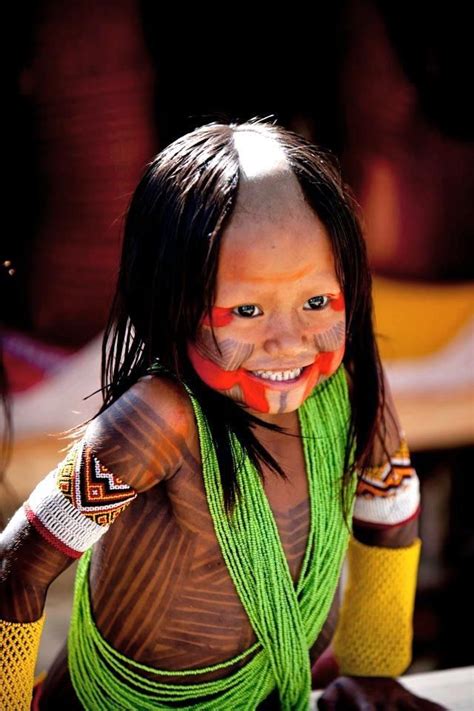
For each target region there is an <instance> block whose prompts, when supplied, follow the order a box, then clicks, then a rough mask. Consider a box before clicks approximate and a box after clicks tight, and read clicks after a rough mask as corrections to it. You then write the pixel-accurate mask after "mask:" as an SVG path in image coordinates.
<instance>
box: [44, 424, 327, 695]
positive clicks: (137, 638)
mask: <svg viewBox="0 0 474 711" xmlns="http://www.w3.org/2000/svg"><path fill="white" fill-rule="evenodd" d="M288 425H289V427H290V429H291V431H292V432H293V433H295V434H296V433H298V420H297V415H296V413H292V415H291V416H288ZM259 430H260V428H259ZM261 440H262V442H263V443H264V445H265V446H266V447H267V448H268V449H269V451H270V452H271V453H272V454H273V455H274V456H275V457H276V458H277V460H278V461H279V462H280V464H281V465H282V467H283V470H284V471H285V472H286V474H287V476H288V481H285V480H283V479H282V478H281V477H280V476H279V475H277V474H274V473H273V472H271V471H269V470H268V469H265V468H264V474H265V484H264V488H265V493H266V495H267V498H268V501H269V504H270V507H271V509H272V512H273V515H274V517H275V522H276V525H277V528H278V531H279V534H280V539H281V542H282V546H283V550H284V552H285V555H286V558H287V560H288V564H289V568H290V572H291V575H292V578H293V581H294V582H296V581H297V580H298V577H299V573H300V569H301V565H302V562H303V557H304V553H305V550H306V542H307V538H308V532H309V523H310V521H309V500H308V482H307V476H306V471H305V464H304V456H303V451H302V446H301V440H300V439H299V438H298V437H290V436H286V435H283V434H279V433H273V432H270V431H269V430H264V431H263V433H262V436H261ZM188 447H189V452H188V456H187V457H186V459H185V462H184V464H183V466H182V467H181V469H180V470H179V471H178V472H177V473H176V474H175V475H174V476H173V477H172V478H171V479H169V480H167V481H164V482H162V483H161V484H159V485H158V486H155V487H153V488H152V489H150V490H148V491H146V492H144V493H142V494H140V496H139V497H138V498H137V499H136V500H135V501H134V502H133V504H132V505H131V506H130V507H128V509H126V511H125V512H124V513H123V514H122V515H121V517H120V518H119V519H118V520H117V521H116V522H115V523H114V525H113V526H112V527H111V528H110V530H109V531H108V532H107V534H106V535H105V536H104V537H103V538H102V539H101V540H100V541H99V543H98V544H96V546H95V549H94V554H93V557H92V563H91V571H90V589H91V600H92V608H93V613H94V617H95V620H96V623H97V626H98V629H99V631H100V632H101V634H102V635H103V636H104V637H105V639H106V640H108V642H109V643H110V644H111V645H112V646H114V647H115V648H116V649H118V650H119V651H121V652H122V653H123V654H124V655H126V656H128V657H131V658H133V659H134V660H136V661H139V662H141V663H143V664H146V665H148V666H151V667H154V668H157V669H164V670H180V671H182V670H186V669H188V668H200V667H206V666H211V665H214V664H217V663H219V662H223V661H226V660H228V659H230V658H232V657H234V656H237V655H238V654H240V653H242V652H243V651H245V650H247V649H248V648H249V647H251V646H252V645H253V644H254V643H255V642H256V641H257V639H256V636H255V633H254V631H253V629H252V626H251V624H250V621H249V619H248V617H247V614H246V612H245V610H244V608H243V606H242V603H241V602H240V599H239V597H238V595H237V592H236V590H235V587H234V584H233V582H232V579H231V577H230V574H229V572H228V570H227V567H226V565H225V562H224V559H223V557H222V554H221V551H220V548H219V544H218V542H217V538H216V535H215V533H214V530H213V523H212V519H211V515H210V512H209V508H208V504H207V499H206V494H205V489H204V480H203V475H202V471H201V464H200V451H199V441H198V436H197V431H195V432H194V436H193V437H192V438H191V439H190V440H189V441H188ZM335 613H336V605H335V604H333V609H332V610H331V613H330V615H329V617H328V619H327V621H326V624H325V625H324V627H323V630H322V631H321V633H320V636H319V638H318V640H317V641H316V642H315V644H314V645H313V648H312V649H311V652H310V655H311V660H312V662H314V661H315V660H316V658H317V657H318V656H319V655H320V653H321V652H322V651H323V649H324V648H325V646H326V645H327V644H328V642H329V640H330V638H331V636H332V630H333V628H334V626H335V618H336V615H335ZM250 659H251V656H249V657H247V658H246V659H245V660H243V661H242V662H240V663H238V664H234V665H232V666H230V667H228V668H226V669H221V670H219V671H216V672H213V673H207V674H203V675H200V676H199V681H207V680H212V679H217V678H220V677H224V676H228V675H229V674H231V673H232V672H233V671H235V670H236V669H237V668H239V666H242V665H243V664H245V663H247V662H248V661H250ZM153 678H155V679H156V680H158V681H160V680H163V681H167V682H170V683H172V682H174V681H176V682H177V683H183V684H185V683H193V682H194V683H195V682H196V677H192V676H187V677H163V676H161V677H160V676H159V675H156V674H155V675H154V677H153ZM59 694H60V696H59ZM66 696H70V698H71V702H72V701H73V699H74V692H73V690H72V687H71V684H70V680H69V678H68V672H67V658H66V651H65V650H63V652H62V653H61V655H60V657H59V658H58V659H57V661H56V663H55V664H54V666H53V668H52V669H51V670H50V673H49V675H48V679H47V682H46V684H45V691H44V700H45V701H44V706H42V708H52V707H53V706H54V699H55V698H57V699H58V700H59V698H61V702H62V703H64V701H65V700H66ZM46 704H48V705H46ZM71 708H73V706H71Z"/></svg>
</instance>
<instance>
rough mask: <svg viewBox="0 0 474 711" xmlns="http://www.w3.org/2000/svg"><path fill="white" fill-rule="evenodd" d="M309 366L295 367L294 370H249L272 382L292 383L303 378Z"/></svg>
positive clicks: (256, 376) (257, 376)
mask: <svg viewBox="0 0 474 711" xmlns="http://www.w3.org/2000/svg"><path fill="white" fill-rule="evenodd" d="M307 367H308V366H305V367H304V368H293V369H292V370H250V371H249V372H250V373H251V375H253V376H254V377H255V378H258V379H259V380H266V381H267V382H272V383H292V382H296V381H297V380H299V379H300V378H301V376H302V374H303V373H304V371H305V370H306V369H307Z"/></svg>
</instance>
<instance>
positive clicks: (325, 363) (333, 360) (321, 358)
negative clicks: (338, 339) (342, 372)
mask: <svg viewBox="0 0 474 711" xmlns="http://www.w3.org/2000/svg"><path fill="white" fill-rule="evenodd" d="M344 351H345V344H344V345H342V346H341V347H340V348H338V349H337V350H336V351H328V352H326V353H320V354H319V355H318V357H317V358H316V360H315V362H314V363H313V365H312V366H311V371H310V373H309V375H308V380H307V383H306V388H305V391H304V398H305V399H306V398H307V397H309V395H310V394H311V392H312V390H313V389H314V388H315V387H316V385H317V384H318V381H319V379H320V377H321V376H322V375H325V376H329V375H332V374H333V373H335V372H336V370H337V368H338V367H339V365H340V364H341V362H342V359H343V357H344Z"/></svg>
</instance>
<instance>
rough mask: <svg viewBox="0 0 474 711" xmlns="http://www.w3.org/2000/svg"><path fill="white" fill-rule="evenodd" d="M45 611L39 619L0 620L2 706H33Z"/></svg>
mask: <svg viewBox="0 0 474 711" xmlns="http://www.w3.org/2000/svg"><path fill="white" fill-rule="evenodd" d="M43 623H44V615H43V616H42V617H41V618H40V619H39V620H36V621H35V622H6V621H4V620H0V677H1V679H2V683H1V684H0V708H1V709H8V711H24V710H26V709H29V708H30V703H31V696H32V693H33V682H34V671H35V664H36V658H37V656H38V649H39V643H40V637H41V632H42V629H43Z"/></svg>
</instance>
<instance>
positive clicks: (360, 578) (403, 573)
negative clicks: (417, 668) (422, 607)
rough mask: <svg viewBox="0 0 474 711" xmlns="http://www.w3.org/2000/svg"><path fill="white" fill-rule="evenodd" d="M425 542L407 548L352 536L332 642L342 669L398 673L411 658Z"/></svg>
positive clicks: (371, 673)
mask: <svg viewBox="0 0 474 711" xmlns="http://www.w3.org/2000/svg"><path fill="white" fill-rule="evenodd" d="M420 550H421V541H420V539H419V538H417V539H416V540H415V541H414V542H413V543H412V544H411V545H410V546H408V547H407V548H379V547H376V546H367V545H364V544H363V543H360V542H359V541H357V540H355V538H351V540H350V543H349V549H348V566H349V575H348V582H347V586H346V588H345V591H344V597H343V603H342V606H341V612H340V617H339V621H338V625H337V628H336V632H335V635H334V639H333V642H332V647H333V650H334V655H335V657H336V659H337V661H338V663H339V671H340V674H343V675H349V676H390V677H393V676H399V675H400V674H402V673H403V672H404V671H405V670H406V668H407V667H408V665H409V664H410V662H411V654H412V650H411V646H412V638H413V627H412V618H413V608H414V603H415V592H416V576H417V570H418V561H419V557H420Z"/></svg>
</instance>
